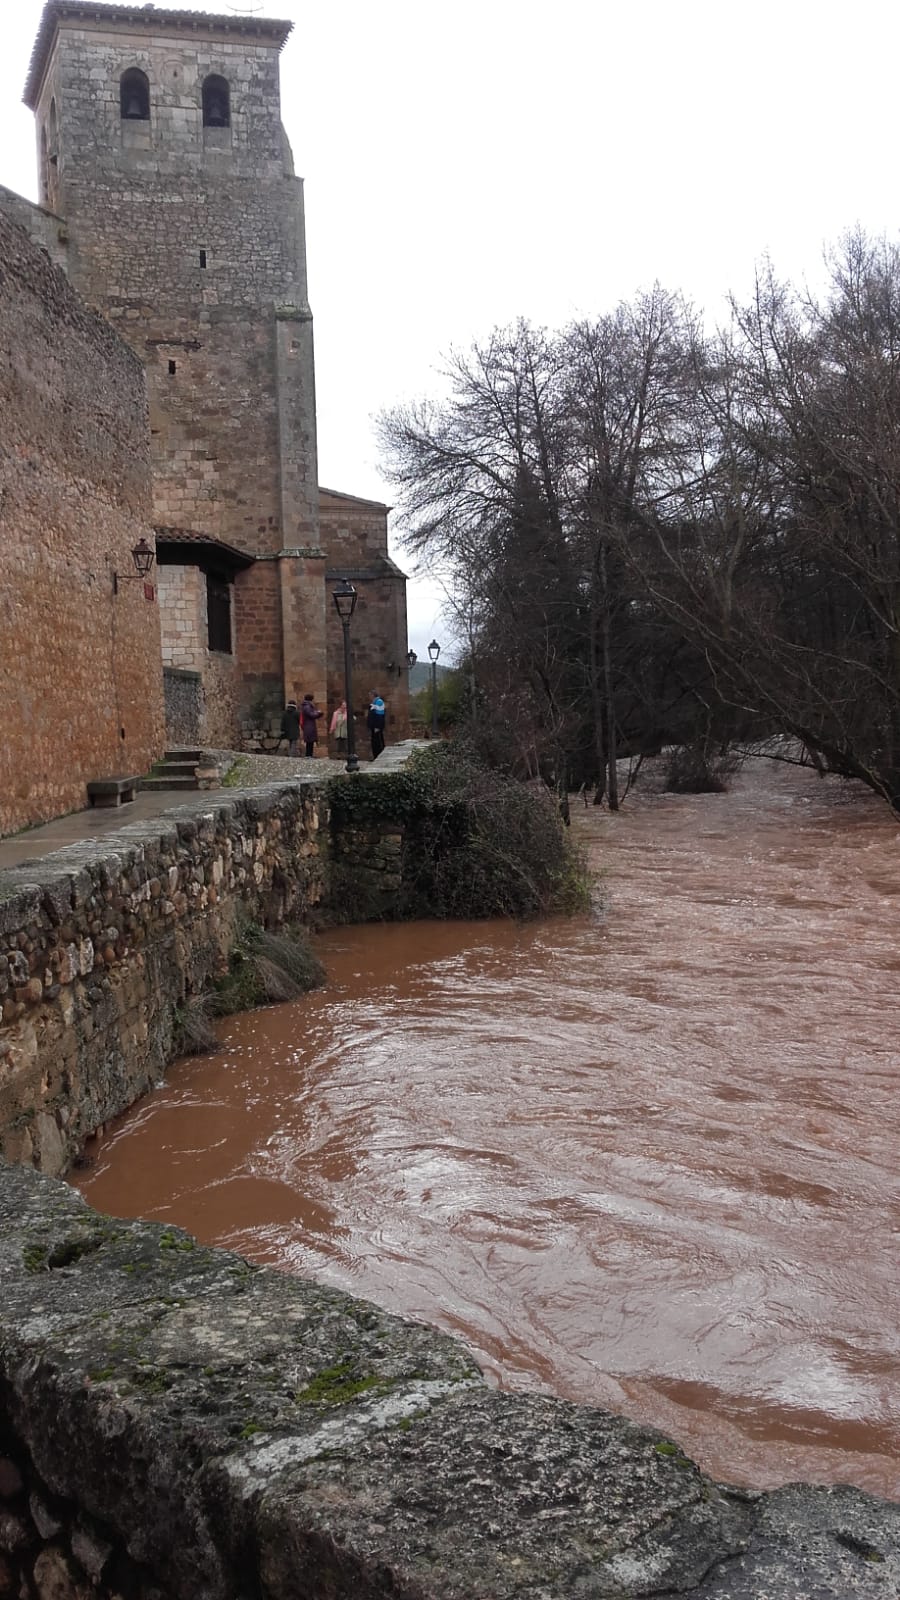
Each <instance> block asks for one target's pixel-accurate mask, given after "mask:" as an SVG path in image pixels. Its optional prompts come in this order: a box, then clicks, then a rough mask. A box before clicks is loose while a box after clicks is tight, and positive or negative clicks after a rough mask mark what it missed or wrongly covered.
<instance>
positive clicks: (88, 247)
mask: <svg viewBox="0 0 900 1600" xmlns="http://www.w3.org/2000/svg"><path fill="white" fill-rule="evenodd" d="M286 31H287V30H286V27H285V26H284V25H278V24H268V23H265V22H262V23H260V24H257V22H256V21H255V19H254V21H253V22H252V23H247V24H246V25H245V24H244V23H243V22H242V20H241V19H239V18H237V17H236V18H235V21H234V24H233V25H231V24H229V25H228V26H227V27H225V26H221V25H217V24H216V23H215V21H214V19H211V20H204V19H203V18H191V19H190V21H188V20H187V19H186V20H185V22H184V25H183V26H181V25H180V24H179V22H178V20H177V19H175V20H174V21H173V20H172V17H171V15H170V14H168V13H166V14H165V15H164V16H162V17H160V18H158V19H154V17H153V14H152V12H148V13H147V14H146V18H145V17H144V16H143V15H142V14H141V13H140V12H137V13H133V14H131V15H130V16H129V15H128V13H125V14H124V15H123V12H122V11H117V13H116V14H115V15H113V14H111V13H107V14H106V15H104V13H103V11H102V8H99V7H98V8H97V9H96V10H95V9H94V8H92V7H91V8H85V9H84V10H80V11H79V12H78V13H77V14H75V13H74V12H73V13H71V14H68V15H60V17H59V20H58V28H57V34H56V38H55V42H54V44H53V46H52V48H51V49H50V51H49V53H48V55H47V60H46V65H45V69H44V71H43V75H42V78H41V82H40V85H39V87H38V89H37V92H36V107H35V109H36V116H37V122H38V143H39V149H40V148H42V145H43V140H44V137H45V134H46V132H47V130H48V129H49V127H50V124H51V119H52V118H55V121H56V125H57V126H58V145H57V148H58V160H57V166H56V168H55V176H54V183H55V185H56V188H55V191H54V194H55V203H56V204H57V205H58V207H59V209H60V210H61V211H62V212H63V213H64V214H65V217H66V223H67V225H68V229H69V236H70V247H69V254H70V273H71V276H72V279H73V281H74V282H75V284H76V286H77V287H78V288H79V289H80V291H81V292H82V293H84V294H85V296H86V297H87V298H88V299H89V300H90V301H91V302H92V303H93V304H95V305H97V306H98V307H99V308H100V309H101V310H102V311H103V313H104V315H106V316H107V317H108V318H109V319H110V321H111V322H112V324H113V325H114V326H115V327H116V328H117V329H118V330H119V331H120V332H121V333H122V335H123V337H125V338H126V339H127V340H128V341H129V342H130V343H131V344H132V345H133V347H134V349H135V350H136V352H137V354H138V355H139V356H140V358H141V360H142V361H143V363H144V365H145V368H146V371H147V382H148V389H149V395H150V423H151V429H152V458H153V479H154V521H155V522H156V523H157V524H160V525H164V526H170V527H183V528H189V529H194V530H196V531H199V532H203V533H208V534H210V535H212V536H213V537H216V538H219V539H222V540H224V541H225V542H226V543H229V544H232V545H235V546H236V547H238V548H239V549H242V550H245V551H247V552H248V553H249V554H251V555H256V556H261V555H264V556H267V557H268V558H269V559H270V560H273V561H274V562H275V563H276V564H277V565H278V566H279V567H283V568H285V569H286V570H285V571H284V573H283V574H274V575H272V577H271V579H270V580H269V581H266V580H262V581H261V582H258V583H256V584H250V585H248V593H247V609H248V617H247V620H248V621H251V620H252V624H253V626H252V627H251V628H249V629H244V627H243V626H242V624H243V622H244V618H243V617H242V616H241V607H242V602H238V606H237V618H236V620H237V627H238V634H239V637H240V638H241V640H242V641H243V640H244V638H245V637H246V639H247V644H248V654H247V656H246V657H245V656H244V652H243V645H242V646H241V648H240V650H239V654H238V667H239V676H240V679H241V684H240V698H241V701H242V707H243V709H244V710H245V711H246V710H247V709H248V708H249V706H250V705H251V704H252V702H253V701H254V699H255V698H256V697H257V695H258V689H259V683H260V680H265V682H266V684H267V685H271V686H272V687H273V688H275V687H276V686H277V698H279V699H283V697H284V695H285V694H286V693H293V692H295V690H294V682H295V680H299V679H304V680H306V679H310V678H311V680H312V681H313V682H318V681H319V678H320V677H321V676H322V672H321V663H322V661H323V659H324V621H323V616H322V610H323V608H322V602H321V595H319V596H318V598H317V597H316V596H315V594H314V593H313V591H314V590H315V589H316V588H318V589H319V590H321V572H320V569H319V568H315V569H314V570H312V571H310V570H309V568H308V566H307V565H306V564H305V563H304V561H303V560H301V561H299V563H298V556H297V552H298V551H300V552H303V553H304V556H305V553H306V552H308V551H313V550H317V549H318V547H319V525H318V487H317V482H318V477H317V460H316V421H315V386H314V376H313V343H312V322H311V314H310V311H309V307H308V304H307V283H306V260H305V225H304V213H303V191H302V183H301V181H300V180H299V179H298V178H297V177H295V176H294V173H293V166H292V161H291V155H290V150H289V147H288V145H287V141H286V139H285V136H284V132H283V129H282V126H281V121H280V99H279V95H280V90H279V48H280V44H281V43H282V42H283V38H284V36H285V34H286ZM131 68H138V69H140V70H141V71H142V72H144V73H145V74H146V76H147V79H148V81H149V90H150V117H149V120H148V121H129V120H128V119H123V118H122V116H121V114H120V98H119V85H120V80H121V77H122V74H123V72H125V71H126V70H128V69H131ZM210 74H216V75H218V76H221V77H223V78H224V79H225V80H226V81H227V82H228V85H229V88H230V113H231V125H230V127H227V128H211V127H206V128H204V126H203V122H202V85H203V82H204V79H205V78H206V77H207V76H208V75H210ZM251 612H252V617H251V616H250V615H249V613H251ZM298 615H302V616H303V617H304V618H305V619H306V620H305V627H304V632H303V634H302V635H298V634H297V632H296V629H295V620H296V617H297V616H298ZM285 638H288V639H289V640H290V644H291V651H292V659H291V660H290V661H288V662H286V661H285V660H284V656H283V649H284V640H285ZM322 687H323V688H324V684H323V685H322Z"/></svg>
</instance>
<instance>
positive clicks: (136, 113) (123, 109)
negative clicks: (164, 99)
mask: <svg viewBox="0 0 900 1600" xmlns="http://www.w3.org/2000/svg"><path fill="white" fill-rule="evenodd" d="M119 111H120V115H121V117H122V121H123V122H149V121H150V80H149V78H148V77H147V74H146V72H142V71H141V69H140V67H129V68H128V71H127V72H123V73H122V77H121V80H120V82H119Z"/></svg>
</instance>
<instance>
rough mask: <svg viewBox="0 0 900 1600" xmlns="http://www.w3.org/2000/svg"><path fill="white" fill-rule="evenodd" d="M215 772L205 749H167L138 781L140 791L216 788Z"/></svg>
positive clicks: (217, 776)
mask: <svg viewBox="0 0 900 1600" xmlns="http://www.w3.org/2000/svg"><path fill="white" fill-rule="evenodd" d="M218 787H219V769H218V767H217V766H216V763H215V761H214V760H213V758H212V756H211V755H210V754H209V752H208V751H206V750H197V749H191V748H189V747H187V746H186V747H184V748H175V749H172V750H167V751H166V753H165V755H164V757H163V759H162V761H157V763H156V765H155V766H154V767H153V768H152V769H151V771H150V772H149V773H148V775H147V777H146V778H142V779H141V788H142V789H150V790H154V789H170V790H171V789H183V790H185V791H187V790H189V789H218Z"/></svg>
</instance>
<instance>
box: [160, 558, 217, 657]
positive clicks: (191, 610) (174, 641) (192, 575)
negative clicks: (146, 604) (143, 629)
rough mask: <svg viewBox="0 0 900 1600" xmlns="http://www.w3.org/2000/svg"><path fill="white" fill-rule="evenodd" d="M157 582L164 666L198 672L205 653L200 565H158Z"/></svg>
mask: <svg viewBox="0 0 900 1600" xmlns="http://www.w3.org/2000/svg"><path fill="white" fill-rule="evenodd" d="M156 582H157V589H158V592H159V608H160V622H161V629H160V631H161V642H162V659H163V666H164V667H178V668H180V669H181V670H182V671H183V672H199V671H200V670H201V667H202V666H203V657H204V656H205V655H206V639H205V625H206V577H205V575H204V573H202V572H201V571H200V568H199V567H194V566H191V567H189V566H183V567H179V566H161V567H159V568H157V573H156Z"/></svg>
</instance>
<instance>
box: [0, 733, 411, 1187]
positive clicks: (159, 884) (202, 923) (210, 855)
mask: <svg viewBox="0 0 900 1600" xmlns="http://www.w3.org/2000/svg"><path fill="white" fill-rule="evenodd" d="M409 748H412V747H403V746H401V747H395V748H394V749H393V750H392V751H391V752H385V757H386V758H387V759H385V757H382V760H381V761H380V762H379V763H378V765H377V767H373V768H372V769H371V773H366V774H364V775H361V776H360V778H359V780H357V781H360V782H372V781H375V779H376V777H377V776H378V775H380V774H381V773H382V772H387V771H390V770H396V765H397V763H402V762H403V761H404V760H405V759H406V756H407V754H408V750H409ZM327 824H328V802H327V783H326V782H323V781H322V780H316V779H315V778H313V777H310V778H308V779H305V780H299V781H298V780H294V781H292V782H289V783H284V784H269V785H267V786H265V787H262V788H258V789H252V790H245V791H237V790H235V791H234V792H233V794H232V795H231V796H228V795H227V794H226V793H224V792H222V793H220V794H219V795H217V796H216V797H215V799H214V800H212V799H211V797H210V796H209V795H202V796H197V797H196V798H194V799H192V800H191V801H190V802H189V803H188V804H186V805H183V806H179V807H178V808H177V809H175V810H172V811H169V812H167V813H166V814H165V815H164V816H162V817H159V818H156V819H154V820H152V821H150V822H136V823H129V824H126V825H124V826H123V827H122V828H121V829H120V830H119V831H118V832H116V833H114V834H107V835H106V836H105V837H103V838H101V839H90V840H86V841H85V842H84V843H82V844H76V845H70V846H68V847H67V848H65V849H63V850H59V851H57V852H56V853H55V854H53V855H51V856H47V857H45V858H44V859H43V860H40V861H37V862H34V863H31V864H30V865H29V864H27V863H26V864H25V865H23V866H20V867H17V868H15V869H14V870H12V871H9V872H6V873H3V874H0V1007H2V1022H0V1155H2V1156H4V1157H5V1158H6V1160H7V1161H14V1162H25V1163H34V1164H35V1165H37V1166H39V1167H40V1168H41V1170H42V1171H44V1172H48V1173H54V1174H55V1173H60V1172H63V1171H65V1169H66V1167H67V1166H68V1164H69V1162H70V1161H71V1159H72V1158H73V1157H74V1156H75V1155H76V1154H77V1152H78V1151H79V1150H80V1148H81V1146H82V1144H83V1142H84V1139H85V1138H86V1137H87V1136H88V1135H90V1134H91V1133H93V1132H94V1131H95V1130H96V1129H97V1128H98V1127H100V1126H102V1124H103V1123H105V1122H106V1121H107V1120H108V1119H109V1118H110V1117H112V1116H115V1115H116V1114H117V1113H119V1112H121V1111H124V1110H125V1109H127V1107H128V1106H130V1105H132V1104H133V1103H134V1101H135V1100H136V1099H138V1098H139V1096H140V1095H141V1094H143V1093H145V1092H146V1090H147V1089H149V1088H150V1087H151V1086H152V1085H153V1084H154V1083H156V1082H158V1081H159V1079H160V1078H161V1077H162V1075H163V1073H164V1070H165V1067H166V1064H167V1062H168V1061H169V1060H170V1059H171V1056H172V1054H173V1045H174V1040H175V1034H176V1024H177V1014H178V1010H179V1008H180V1007H181V1006H182V1005H183V1004H184V1002H185V1001H186V1000H187V999H188V998H189V997H190V996H191V995H195V994H199V993H201V992H202V991H203V989H204V988H206V987H207V986H208V985H209V983H210V981H211V980H212V979H213V978H215V977H216V976H217V975H218V974H220V973H221V972H223V971H224V970H225V968H226V965H227V959H228V954H229V951H230V949H231V947H232V943H233V938H234V929H235V919H236V917H237V916H238V914H240V915H242V916H244V917H245V918H248V919H250V920H252V921H255V922H260V923H262V924H263V925H264V926H266V927H278V926H280V925H281V924H283V923H285V922H310V921H314V920H317V919H320V920H325V919H327V920H333V919H335V918H337V919H339V920H344V921H361V920H365V915H366V914H368V915H369V916H376V915H390V913H391V909H392V906H393V904H394V902H395V901H396V897H397V894H398V892H399V888H400V850H399V835H398V834H397V833H396V831H395V830H391V829H390V828H388V829H386V830H379V837H377V838H376V837H375V835H374V834H371V835H369V834H367V835H366V836H365V837H363V836H360V838H359V839H358V840H357V841H356V845H355V847H354V844H353V841H350V840H347V839H343V840H341V841H340V845H339V860H340V868H339V870H335V872H334V878H335V883H334V901H335V902H336V903H329V904H328V905H327V906H326V904H325V902H326V899H327V897H328V895H329V894H330V893H331V883H330V877H331V862H332V852H331V849H330V846H329V840H328V827H327ZM382 833H384V838H382V837H381V836H380V835H381V834H382ZM342 897H344V898H345V899H346V906H343V905H342V904H341V903H340V900H341V898H342Z"/></svg>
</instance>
